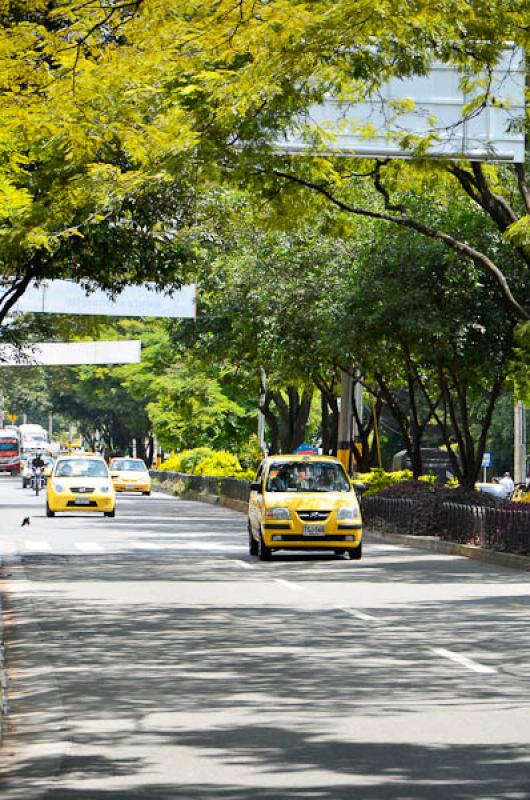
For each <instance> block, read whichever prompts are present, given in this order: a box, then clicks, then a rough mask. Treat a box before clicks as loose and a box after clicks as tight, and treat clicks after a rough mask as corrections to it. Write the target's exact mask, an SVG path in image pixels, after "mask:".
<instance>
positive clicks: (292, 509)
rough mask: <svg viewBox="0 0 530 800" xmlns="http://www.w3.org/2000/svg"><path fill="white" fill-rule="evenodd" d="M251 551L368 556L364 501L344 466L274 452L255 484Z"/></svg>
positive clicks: (251, 501)
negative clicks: (364, 550)
mask: <svg viewBox="0 0 530 800" xmlns="http://www.w3.org/2000/svg"><path fill="white" fill-rule="evenodd" d="M248 535H249V552H250V554H251V555H257V556H259V558H260V559H261V560H262V561H265V560H268V559H269V558H270V554H271V552H272V551H273V550H328V551H329V550H332V551H334V552H335V553H336V554H337V555H343V554H344V553H348V554H349V556H350V558H351V559H355V560H358V559H360V558H361V557H362V520H361V512H360V509H359V503H358V501H357V497H356V496H355V491H354V489H353V486H352V483H351V481H350V479H349V477H348V475H347V474H346V472H345V470H344V467H343V466H342V464H341V463H340V461H339V460H338V459H336V458H331V457H329V456H304V455H300V456H294V455H293V456H270V457H269V458H266V459H265V460H264V461H262V463H261V465H260V467H259V469H258V472H257V474H256V478H255V480H254V481H253V483H252V484H251V486H250V499H249V508H248Z"/></svg>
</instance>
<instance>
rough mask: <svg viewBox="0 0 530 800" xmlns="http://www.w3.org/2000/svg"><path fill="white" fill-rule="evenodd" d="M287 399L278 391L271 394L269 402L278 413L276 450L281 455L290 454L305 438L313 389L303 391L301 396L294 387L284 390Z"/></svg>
mask: <svg viewBox="0 0 530 800" xmlns="http://www.w3.org/2000/svg"><path fill="white" fill-rule="evenodd" d="M285 393H286V395H287V399H285V397H284V395H283V393H282V392H280V391H273V392H271V400H272V402H273V403H274V405H275V406H276V410H277V412H278V416H277V423H278V438H279V441H278V449H279V452H281V453H292V452H293V450H296V448H297V447H298V446H299V445H301V444H302V442H303V441H304V438H305V432H306V427H307V421H308V419H309V413H310V411H311V400H312V398H313V389H312V388H308V389H304V390H303V392H302V394H300V392H299V390H298V389H297V388H296V387H295V386H288V387H287V389H286V390H285Z"/></svg>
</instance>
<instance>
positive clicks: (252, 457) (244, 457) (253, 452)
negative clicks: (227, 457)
mask: <svg viewBox="0 0 530 800" xmlns="http://www.w3.org/2000/svg"><path fill="white" fill-rule="evenodd" d="M237 455H238V458H239V461H240V464H241V466H242V467H243V469H245V470H247V471H249V470H250V471H251V472H252V477H254V474H255V472H256V470H257V468H258V467H259V465H260V463H261V460H262V458H263V452H262V451H261V450H260V446H259V439H258V437H257V435H256V434H255V433H253V434H252V436H251V437H250V439H249V440H248V442H246V444H244V445H243V446H242V447H241V448H240V450H239V453H238V454H237Z"/></svg>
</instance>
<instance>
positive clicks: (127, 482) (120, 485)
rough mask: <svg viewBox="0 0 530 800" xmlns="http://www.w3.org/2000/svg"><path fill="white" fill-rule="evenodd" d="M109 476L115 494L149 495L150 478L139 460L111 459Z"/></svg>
mask: <svg viewBox="0 0 530 800" xmlns="http://www.w3.org/2000/svg"><path fill="white" fill-rule="evenodd" d="M110 476H111V478H112V483H113V485H114V489H115V490H116V491H117V492H141V493H142V494H151V476H150V475H149V470H148V469H147V467H146V466H145V464H144V462H143V461H142V459H141V458H113V459H112V461H111V462H110Z"/></svg>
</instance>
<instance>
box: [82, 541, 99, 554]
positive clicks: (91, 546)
mask: <svg viewBox="0 0 530 800" xmlns="http://www.w3.org/2000/svg"><path fill="white" fill-rule="evenodd" d="M75 546H76V547H77V549H78V550H80V551H81V552H82V553H103V552H104V548H103V547H102V546H101V545H100V544H98V543H97V542H76V543H75Z"/></svg>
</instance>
